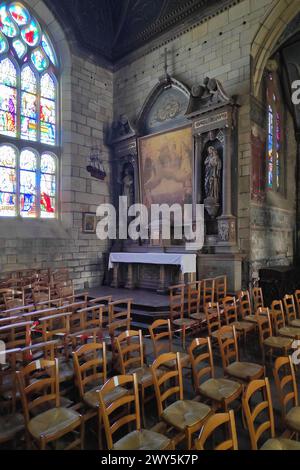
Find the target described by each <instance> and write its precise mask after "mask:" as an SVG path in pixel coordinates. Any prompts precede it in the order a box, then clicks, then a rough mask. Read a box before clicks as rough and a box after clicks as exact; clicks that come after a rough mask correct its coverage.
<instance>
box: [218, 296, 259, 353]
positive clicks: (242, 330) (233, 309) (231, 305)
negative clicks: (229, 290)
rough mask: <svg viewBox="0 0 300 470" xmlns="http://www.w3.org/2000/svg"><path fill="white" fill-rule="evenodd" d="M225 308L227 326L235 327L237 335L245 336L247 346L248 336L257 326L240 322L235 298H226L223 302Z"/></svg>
mask: <svg viewBox="0 0 300 470" xmlns="http://www.w3.org/2000/svg"><path fill="white" fill-rule="evenodd" d="M223 307H224V318H225V322H226V325H234V326H235V329H236V331H237V333H238V334H241V335H242V336H243V338H244V345H245V346H246V342H247V335H248V334H250V333H252V332H253V331H254V330H255V328H256V326H255V324H253V323H251V322H247V321H239V320H238V307H237V303H236V300H235V297H232V298H231V297H226V298H225V299H224V301H223Z"/></svg>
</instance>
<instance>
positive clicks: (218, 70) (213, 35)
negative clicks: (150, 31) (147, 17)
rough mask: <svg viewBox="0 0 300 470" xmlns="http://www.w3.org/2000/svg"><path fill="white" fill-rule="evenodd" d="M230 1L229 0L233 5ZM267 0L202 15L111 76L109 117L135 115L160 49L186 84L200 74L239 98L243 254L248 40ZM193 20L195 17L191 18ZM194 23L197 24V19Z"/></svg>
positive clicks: (245, 250) (242, 240) (156, 70)
mask: <svg viewBox="0 0 300 470" xmlns="http://www.w3.org/2000/svg"><path fill="white" fill-rule="evenodd" d="M234 3H236V2H233V4H234ZM271 3H272V2H271V0H259V1H257V0H243V1H241V2H238V4H235V5H233V6H231V7H230V8H228V9H226V10H225V11H223V12H220V13H219V14H217V15H216V16H214V17H210V18H207V19H206V20H205V19H204V20H203V21H202V23H201V24H198V25H197V26H195V27H192V26H189V28H188V30H187V31H185V32H184V33H180V34H174V35H173V36H172V33H170V34H169V37H168V38H167V41H166V42H163V41H161V42H160V43H159V42H158V41H157V42H156V43H153V44H150V45H149V47H148V48H146V47H145V48H144V49H142V50H140V51H138V52H136V53H134V54H132V55H131V56H130V57H129V58H127V63H124V62H123V63H122V64H119V69H118V70H117V71H116V73H115V77H114V82H115V85H114V88H115V89H114V115H115V117H118V115H120V114H121V113H126V114H127V115H128V116H129V117H130V119H132V120H133V121H134V120H135V119H136V118H137V116H138V114H139V112H140V110H141V108H142V106H143V103H144V102H145V100H146V98H147V95H148V93H149V91H150V90H151V89H152V88H153V87H154V86H155V84H156V83H157V81H158V78H159V77H160V76H161V75H162V74H163V65H164V48H165V47H168V49H169V51H171V54H170V57H169V64H170V67H169V73H170V74H171V75H173V76H174V77H175V78H177V79H179V80H181V81H182V82H184V83H186V84H187V85H188V86H192V85H194V84H200V83H202V81H203V79H204V78H205V77H206V76H209V77H215V78H217V79H218V80H220V81H221V82H222V83H223V85H224V88H225V90H226V92H228V93H229V94H231V95H238V96H239V103H240V105H241V107H240V110H239V121H238V135H239V141H238V169H237V170H238V171H237V174H238V181H236V182H234V184H235V185H237V187H238V209H237V214H236V215H237V216H238V241H239V248H240V251H241V253H242V254H244V255H245V257H248V256H249V252H250V175H251V124H250V123H251V120H250V93H251V60H250V51H251V44H252V41H253V38H254V37H255V34H256V32H257V30H258V28H259V24H260V21H261V19H262V18H263V17H264V15H265V14H266V12H267V11H268V8H269V7H270V4H271ZM193 19H194V21H195V23H196V22H197V20H199V21H200V17H199V18H197V17H194V18H193ZM199 21H198V22H199Z"/></svg>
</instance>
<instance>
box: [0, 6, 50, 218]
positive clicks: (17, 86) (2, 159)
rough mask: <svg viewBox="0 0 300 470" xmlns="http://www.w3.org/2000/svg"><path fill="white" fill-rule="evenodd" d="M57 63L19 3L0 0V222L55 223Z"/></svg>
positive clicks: (43, 34)
mask: <svg viewBox="0 0 300 470" xmlns="http://www.w3.org/2000/svg"><path fill="white" fill-rule="evenodd" d="M57 87H58V62H57V57H56V54H55V49H54V47H53V45H52V42H51V40H50V38H49V37H48V35H47V32H46V31H44V29H43V26H42V25H41V24H40V23H39V21H38V20H37V19H36V18H35V17H34V15H32V13H31V11H30V10H29V9H28V8H27V7H25V6H24V5H23V4H22V2H8V1H7V2H1V0H0V217H14V216H21V217H23V218H37V217H41V218H55V217H56V216H57V182H58V177H57V175H58V165H59V160H58V156H57V155H58V152H59V148H58V132H57V131H58V127H57V115H58V92H57Z"/></svg>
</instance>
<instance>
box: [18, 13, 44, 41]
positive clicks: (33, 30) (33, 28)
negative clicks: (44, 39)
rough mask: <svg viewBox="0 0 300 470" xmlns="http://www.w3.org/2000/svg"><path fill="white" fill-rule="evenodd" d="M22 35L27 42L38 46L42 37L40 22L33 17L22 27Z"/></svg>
mask: <svg viewBox="0 0 300 470" xmlns="http://www.w3.org/2000/svg"><path fill="white" fill-rule="evenodd" d="M21 35H22V38H23V39H24V41H25V42H26V44H28V45H29V46H31V47H34V46H36V45H37V44H38V43H39V41H40V39H41V31H40V26H39V24H38V22H37V21H36V20H35V19H33V18H32V20H31V21H30V23H29V25H28V26H25V27H23V28H22V30H21Z"/></svg>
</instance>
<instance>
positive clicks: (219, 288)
mask: <svg viewBox="0 0 300 470" xmlns="http://www.w3.org/2000/svg"><path fill="white" fill-rule="evenodd" d="M215 293H216V295H215V301H216V302H219V303H220V302H223V299H225V298H226V297H227V276H219V277H216V278H215Z"/></svg>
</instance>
